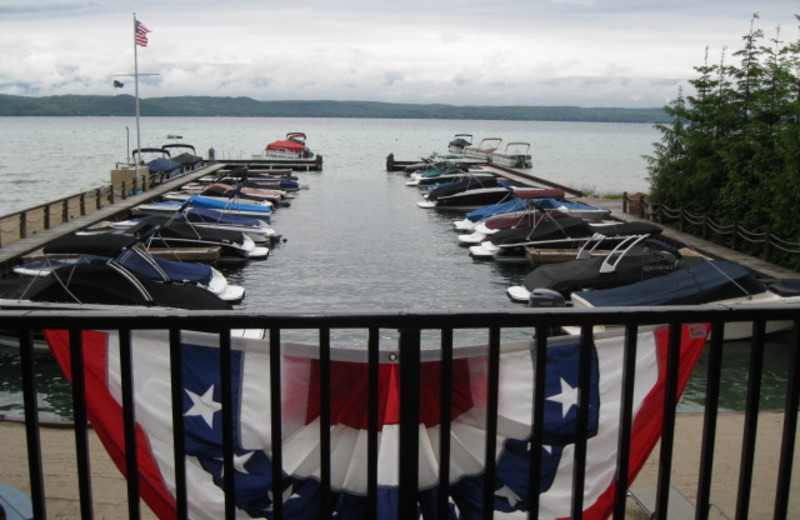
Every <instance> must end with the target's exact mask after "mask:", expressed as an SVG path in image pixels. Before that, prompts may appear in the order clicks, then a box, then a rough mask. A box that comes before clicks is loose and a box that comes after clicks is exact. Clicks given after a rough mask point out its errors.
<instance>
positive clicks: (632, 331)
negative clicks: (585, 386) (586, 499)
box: [614, 324, 638, 518]
mask: <svg viewBox="0 0 800 520" xmlns="http://www.w3.org/2000/svg"><path fill="white" fill-rule="evenodd" d="M637 334H638V329H637V327H636V325H632V324H629V325H627V326H626V327H625V351H624V353H623V359H622V366H623V369H622V382H621V384H622V403H621V406H620V414H619V436H618V440H617V472H616V478H615V481H616V488H615V495H614V517H615V518H625V505H626V497H627V493H628V472H629V471H630V470H629V466H630V445H631V430H632V429H633V393H634V383H635V381H636V347H637V340H638V335H637Z"/></svg>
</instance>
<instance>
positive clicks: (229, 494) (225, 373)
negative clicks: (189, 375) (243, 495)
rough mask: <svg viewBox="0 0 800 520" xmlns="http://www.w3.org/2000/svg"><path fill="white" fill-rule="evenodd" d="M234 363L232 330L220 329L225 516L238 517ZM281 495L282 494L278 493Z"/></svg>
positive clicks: (229, 518)
mask: <svg viewBox="0 0 800 520" xmlns="http://www.w3.org/2000/svg"><path fill="white" fill-rule="evenodd" d="M232 368H233V365H232V362H231V331H230V329H229V328H222V329H220V331H219V371H220V401H221V403H220V404H221V405H222V468H223V471H222V489H223V490H224V491H225V518H227V519H228V520H234V518H235V517H236V501H235V500H234V499H235V497H236V470H235V469H234V466H233V457H234V450H235V449H236V447H235V445H234V439H233V388H232V385H233V377H231V371H232ZM278 496H281V495H278Z"/></svg>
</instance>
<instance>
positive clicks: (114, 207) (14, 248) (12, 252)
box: [0, 163, 228, 273]
mask: <svg viewBox="0 0 800 520" xmlns="http://www.w3.org/2000/svg"><path fill="white" fill-rule="evenodd" d="M227 166H228V165H227V164H226V163H218V164H212V165H209V166H206V167H203V168H200V169H198V170H194V171H191V172H189V173H186V174H183V175H181V176H179V177H175V178H174V179H170V180H168V181H166V182H164V183H162V184H159V185H157V186H153V187H152V188H150V189H149V190H147V191H145V192H142V193H138V194H136V195H129V196H128V197H127V198H125V199H122V200H118V201H116V202H115V203H114V204H111V205H110V206H105V207H103V208H100V209H98V210H97V211H94V212H92V213H90V214H88V215H84V216H80V217H77V218H74V219H72V220H70V221H69V222H66V223H64V224H61V225H59V226H56V227H54V228H51V229H45V230H42V231H38V232H37V233H36V234H35V235H33V236H30V237H27V238H23V239H21V240H17V241H16V242H12V243H11V244H8V245H6V246H4V247H2V248H0V273H6V272H8V271H9V270H10V269H11V267H13V265H14V263H15V262H17V260H18V259H19V258H20V257H22V256H24V255H27V254H29V253H31V252H33V251H36V250H38V249H41V248H42V247H43V246H44V245H45V244H46V243H48V242H50V241H51V240H53V239H55V238H58V237H60V236H63V235H67V234H69V233H73V232H75V231H78V230H80V229H84V228H86V227H89V226H92V225H94V224H97V223H98V222H101V221H103V220H109V219H113V218H114V217H115V216H117V215H120V214H125V213H127V212H128V211H130V210H131V208H133V207H134V206H137V205H139V204H142V203H145V202H148V201H151V200H153V199H155V198H157V197H159V196H161V195H162V194H164V193H166V192H168V191H171V190H175V189H178V188H180V187H181V186H182V185H184V184H186V183H187V182H191V181H193V180H195V179H199V178H200V177H203V176H205V175H209V174H211V173H214V172H216V171H217V170H220V169H222V168H225V167H227Z"/></svg>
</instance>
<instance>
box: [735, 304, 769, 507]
mask: <svg viewBox="0 0 800 520" xmlns="http://www.w3.org/2000/svg"><path fill="white" fill-rule="evenodd" d="M765 326H766V324H765V322H764V320H763V319H759V320H756V321H754V322H753V338H752V341H751V342H750V366H749V372H748V380H747V404H746V405H745V411H744V414H745V415H744V438H743V439H742V459H741V464H740V467H739V492H738V494H737V500H736V518H737V519H744V518H747V517H748V515H749V510H750V488H751V486H752V482H753V458H754V456H755V450H756V433H757V432H756V430H757V428H758V409H759V400H760V399H761V372H762V370H763V367H764V328H765Z"/></svg>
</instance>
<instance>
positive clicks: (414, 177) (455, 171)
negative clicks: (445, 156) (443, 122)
mask: <svg viewBox="0 0 800 520" xmlns="http://www.w3.org/2000/svg"><path fill="white" fill-rule="evenodd" d="M467 175H472V176H474V177H478V178H484V179H490V178H492V177H496V176H497V175H496V174H495V173H494V172H490V171H488V170H484V169H483V168H481V167H475V166H472V165H466V164H457V163H453V162H450V161H447V162H443V163H441V164H439V165H438V166H436V167H434V168H430V169H427V170H423V171H419V172H415V173H412V174H411V175H410V176H409V178H410V180H409V181H408V182H407V183H406V186H431V185H434V184H444V183H446V182H454V181H459V180H462V179H464V178H465V177H466V176H467Z"/></svg>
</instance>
